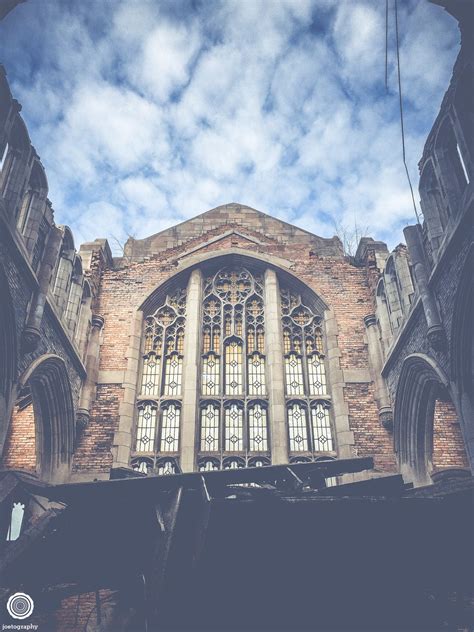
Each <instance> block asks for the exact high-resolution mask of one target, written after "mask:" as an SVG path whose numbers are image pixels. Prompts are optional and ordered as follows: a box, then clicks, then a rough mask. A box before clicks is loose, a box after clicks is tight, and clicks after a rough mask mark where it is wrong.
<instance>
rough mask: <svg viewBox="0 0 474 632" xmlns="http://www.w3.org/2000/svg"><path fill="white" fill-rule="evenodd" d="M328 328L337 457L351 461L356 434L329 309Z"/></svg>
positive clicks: (334, 321)
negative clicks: (345, 394) (350, 415)
mask: <svg viewBox="0 0 474 632" xmlns="http://www.w3.org/2000/svg"><path fill="white" fill-rule="evenodd" d="M324 320H325V326H326V327H325V328H326V349H327V354H326V366H327V369H328V375H327V379H328V384H329V385H330V392H331V401H332V411H333V418H334V427H335V430H336V444H337V456H338V457H339V458H341V459H351V458H353V457H354V456H356V454H355V448H354V444H355V440H354V433H353V432H352V430H351V427H350V424H349V407H348V405H347V402H346V400H345V397H344V389H345V387H346V382H345V380H344V373H343V371H342V369H341V362H340V359H341V351H340V349H339V344H338V339H337V338H338V326H337V321H336V316H335V314H334V312H333V311H332V310H330V309H327V310H326V311H325V312H324ZM344 476H345V479H343V480H345V482H350V481H351V480H352V479H353V475H352V474H348V475H344Z"/></svg>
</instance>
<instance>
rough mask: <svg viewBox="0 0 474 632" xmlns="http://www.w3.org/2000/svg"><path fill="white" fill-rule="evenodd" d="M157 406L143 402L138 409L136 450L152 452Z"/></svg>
mask: <svg viewBox="0 0 474 632" xmlns="http://www.w3.org/2000/svg"><path fill="white" fill-rule="evenodd" d="M157 412H158V411H157V408H156V406H155V405H153V404H145V405H144V406H141V407H140V408H139V410H138V425H137V441H136V446H135V449H136V451H137V452H153V451H154V449H155V435H156V420H157Z"/></svg>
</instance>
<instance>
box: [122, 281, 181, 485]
mask: <svg viewBox="0 0 474 632" xmlns="http://www.w3.org/2000/svg"><path fill="white" fill-rule="evenodd" d="M185 321H186V292H185V291H184V290H183V289H181V288H179V289H177V290H175V291H174V292H172V293H170V294H168V296H167V297H166V299H165V301H164V304H163V305H161V306H160V307H159V308H158V309H157V310H156V311H155V313H154V314H151V315H149V316H147V317H146V318H145V324H144V346H143V356H142V374H141V381H140V395H139V401H138V415H137V426H136V436H135V446H134V453H135V454H134V458H133V459H132V467H134V469H136V470H138V471H140V472H143V473H149V472H153V471H154V472H156V473H161V474H171V473H174V472H177V471H179V458H178V454H179V433H180V422H181V395H182V377H183V357H184V330H185ZM147 453H148V454H147ZM164 454H168V455H169V456H168V457H167V458H166V459H165V460H163V456H162V455H164ZM145 455H146V458H145ZM150 455H151V456H150Z"/></svg>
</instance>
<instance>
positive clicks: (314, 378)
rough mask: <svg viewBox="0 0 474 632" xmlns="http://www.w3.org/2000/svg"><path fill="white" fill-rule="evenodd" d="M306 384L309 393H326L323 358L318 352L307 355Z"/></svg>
mask: <svg viewBox="0 0 474 632" xmlns="http://www.w3.org/2000/svg"><path fill="white" fill-rule="evenodd" d="M308 384H309V394H310V395H325V394H326V374H325V372H324V360H323V359H322V357H321V356H320V355H319V354H318V353H315V354H313V355H310V356H308Z"/></svg>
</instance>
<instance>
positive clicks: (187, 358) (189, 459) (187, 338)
mask: <svg viewBox="0 0 474 632" xmlns="http://www.w3.org/2000/svg"><path fill="white" fill-rule="evenodd" d="M201 306H202V278H201V271H200V270H193V271H192V272H191V276H190V277H189V282H188V288H187V294H186V330H185V334H184V360H183V395H182V396H183V403H182V410H181V450H180V452H181V469H182V471H183V472H193V471H194V470H195V469H196V465H197V464H196V434H197V430H198V428H197V417H198V396H199V379H198V378H199V364H200V353H199V350H200V344H199V342H200V338H199V332H200V324H201Z"/></svg>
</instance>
